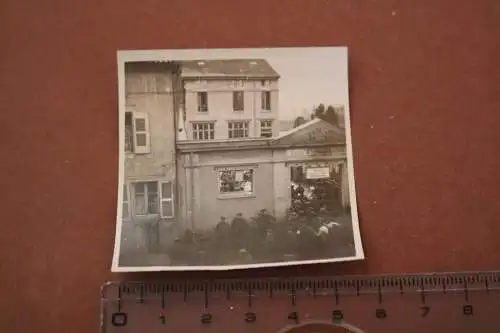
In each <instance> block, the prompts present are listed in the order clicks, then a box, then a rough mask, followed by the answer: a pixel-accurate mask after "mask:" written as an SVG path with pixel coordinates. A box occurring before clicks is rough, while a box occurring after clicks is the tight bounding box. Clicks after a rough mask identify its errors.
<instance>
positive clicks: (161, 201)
mask: <svg viewBox="0 0 500 333" xmlns="http://www.w3.org/2000/svg"><path fill="white" fill-rule="evenodd" d="M158 183H159V184H158V185H159V187H160V190H159V192H160V193H159V199H160V200H159V201H160V207H159V208H160V217H162V218H166V219H172V218H174V217H175V201H174V197H175V193H174V190H175V188H174V182H173V181H169V182H158ZM164 184H168V185H170V193H171V197H170V198H164V197H163V185H164ZM164 202H170V203H171V205H172V215H171V216H168V215H164V214H163V203H164Z"/></svg>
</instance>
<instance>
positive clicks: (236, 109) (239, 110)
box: [233, 90, 245, 112]
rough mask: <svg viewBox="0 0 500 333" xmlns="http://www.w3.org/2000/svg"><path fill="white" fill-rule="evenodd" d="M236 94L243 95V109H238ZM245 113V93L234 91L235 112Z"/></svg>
mask: <svg viewBox="0 0 500 333" xmlns="http://www.w3.org/2000/svg"><path fill="white" fill-rule="evenodd" d="M236 94H241V109H240V108H236ZM244 111H245V91H244V90H235V91H233V112H244Z"/></svg>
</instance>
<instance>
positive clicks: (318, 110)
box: [311, 103, 325, 119]
mask: <svg viewBox="0 0 500 333" xmlns="http://www.w3.org/2000/svg"><path fill="white" fill-rule="evenodd" d="M324 114H325V105H324V104H323V103H321V104H320V105H318V106H316V107H315V108H314V110H313V114H312V115H311V119H314V118H321V117H322V116H323V115H324Z"/></svg>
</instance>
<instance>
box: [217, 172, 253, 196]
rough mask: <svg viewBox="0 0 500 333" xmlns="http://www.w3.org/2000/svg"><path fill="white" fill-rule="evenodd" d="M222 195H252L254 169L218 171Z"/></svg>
mask: <svg viewBox="0 0 500 333" xmlns="http://www.w3.org/2000/svg"><path fill="white" fill-rule="evenodd" d="M218 178H219V193H220V194H244V195H248V194H252V193H253V169H234V170H220V171H218Z"/></svg>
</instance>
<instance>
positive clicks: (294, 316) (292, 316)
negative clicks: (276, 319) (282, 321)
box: [288, 311, 299, 324]
mask: <svg viewBox="0 0 500 333" xmlns="http://www.w3.org/2000/svg"><path fill="white" fill-rule="evenodd" d="M288 319H289V320H293V321H294V322H295V323H297V324H298V323H299V313H298V312H295V311H294V312H291V313H290V314H289V315H288Z"/></svg>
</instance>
